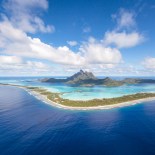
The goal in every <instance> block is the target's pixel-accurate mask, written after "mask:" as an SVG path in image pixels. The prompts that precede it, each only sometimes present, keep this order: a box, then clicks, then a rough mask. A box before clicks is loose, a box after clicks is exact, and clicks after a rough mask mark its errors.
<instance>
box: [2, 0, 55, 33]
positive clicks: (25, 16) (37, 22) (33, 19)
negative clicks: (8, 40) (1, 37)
mask: <svg viewBox="0 0 155 155" xmlns="http://www.w3.org/2000/svg"><path fill="white" fill-rule="evenodd" d="M3 7H4V9H5V10H6V14H7V17H8V18H9V20H10V21H11V23H12V24H13V25H14V26H15V27H17V28H19V29H20V30H23V31H24V32H30V33H35V32H37V31H41V32H45V33H46V32H53V31H54V30H55V28H54V26H52V25H45V23H44V22H43V20H42V19H41V18H40V17H39V16H40V13H39V12H38V10H39V11H45V10H47V8H48V2H47V0H24V1H23V0H6V1H4V5H3ZM36 10H37V11H36Z"/></svg>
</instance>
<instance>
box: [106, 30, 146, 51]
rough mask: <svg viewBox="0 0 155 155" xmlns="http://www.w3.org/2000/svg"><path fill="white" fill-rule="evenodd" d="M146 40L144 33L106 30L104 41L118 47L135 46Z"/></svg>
mask: <svg viewBox="0 0 155 155" xmlns="http://www.w3.org/2000/svg"><path fill="white" fill-rule="evenodd" d="M143 40H144V37H143V35H141V34H139V33H138V32H131V33H127V32H125V31H123V32H116V31H112V32H106V34H105V37H104V40H103V42H104V43H105V44H106V45H115V46H117V47H118V48H127V47H133V46H136V45H138V44H140V43H141V42H142V41H143Z"/></svg>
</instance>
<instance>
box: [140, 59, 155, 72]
mask: <svg viewBox="0 0 155 155" xmlns="http://www.w3.org/2000/svg"><path fill="white" fill-rule="evenodd" d="M142 64H143V66H144V67H145V68H147V69H151V70H153V69H155V58H153V57H148V58H145V60H144V61H143V62H142Z"/></svg>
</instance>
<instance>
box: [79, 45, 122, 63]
mask: <svg viewBox="0 0 155 155" xmlns="http://www.w3.org/2000/svg"><path fill="white" fill-rule="evenodd" d="M80 49H81V51H82V53H83V55H84V57H85V59H86V61H87V63H88V64H118V63H121V62H122V56H121V53H120V51H119V50H117V49H115V48H110V47H105V46H104V45H103V44H102V43H100V42H89V43H85V44H84V45H82V46H81V48H80Z"/></svg>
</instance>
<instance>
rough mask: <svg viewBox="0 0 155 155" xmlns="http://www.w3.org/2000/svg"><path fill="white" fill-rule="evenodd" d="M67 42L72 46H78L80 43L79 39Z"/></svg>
mask: <svg viewBox="0 0 155 155" xmlns="http://www.w3.org/2000/svg"><path fill="white" fill-rule="evenodd" d="M67 43H68V45H70V46H76V45H77V44H78V43H77V41H67Z"/></svg>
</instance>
